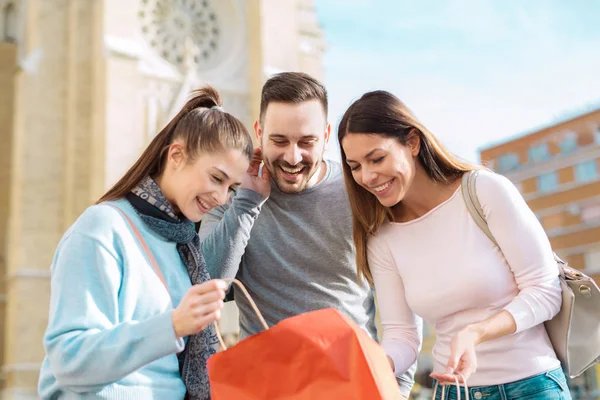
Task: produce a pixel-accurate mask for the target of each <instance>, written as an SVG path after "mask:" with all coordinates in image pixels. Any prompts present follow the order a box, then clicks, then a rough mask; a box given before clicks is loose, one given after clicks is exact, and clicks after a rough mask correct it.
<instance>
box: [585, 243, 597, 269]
mask: <svg viewBox="0 0 600 400" xmlns="http://www.w3.org/2000/svg"><path fill="white" fill-rule="evenodd" d="M585 273H586V274H597V273H600V249H598V248H596V249H592V250H589V251H587V252H586V253H585Z"/></svg>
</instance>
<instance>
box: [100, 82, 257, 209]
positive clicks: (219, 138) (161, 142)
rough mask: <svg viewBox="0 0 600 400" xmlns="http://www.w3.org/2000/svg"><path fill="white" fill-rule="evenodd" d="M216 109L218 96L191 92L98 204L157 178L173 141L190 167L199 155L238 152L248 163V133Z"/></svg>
mask: <svg viewBox="0 0 600 400" xmlns="http://www.w3.org/2000/svg"><path fill="white" fill-rule="evenodd" d="M220 106H221V96H220V95H219V92H217V91H216V90H215V89H214V88H212V87H210V86H206V87H203V88H202V89H199V90H196V91H194V92H193V93H192V97H191V98H190V100H189V101H188V102H187V103H186V104H185V106H183V108H182V109H181V111H179V113H177V115H176V116H175V117H174V118H173V119H172V120H171V121H170V122H169V123H168V124H167V126H165V127H164V128H163V130H162V131H160V132H159V133H158V134H157V135H156V136H155V137H154V139H153V140H152V142H150V144H149V145H148V147H146V150H144V152H143V153H142V155H141V156H140V157H139V158H138V159H137V161H136V162H135V163H134V164H133V166H132V167H131V168H130V169H129V170H128V171H127V172H126V173H125V175H123V177H122V178H121V179H120V180H119V181H118V182H117V183H116V184H115V185H114V186H113V187H112V188H111V189H110V190H109V191H108V192H106V193H105V194H104V195H103V196H102V197H101V198H100V200H98V203H101V202H103V201H110V200H116V199H120V198H122V197H124V196H125V195H126V194H127V193H129V192H130V191H131V190H132V189H133V188H134V187H135V186H136V185H137V184H138V183H139V182H140V181H141V180H142V179H144V178H145V177H146V176H150V177H152V178H156V177H157V176H160V174H162V172H163V170H164V168H165V165H166V162H167V154H168V152H169V147H170V146H171V144H173V142H175V141H176V140H180V141H181V142H183V144H184V145H185V150H186V156H187V161H188V162H190V163H191V162H194V161H195V160H196V158H197V157H198V155H200V154H201V153H203V152H208V153H215V152H219V151H223V150H227V149H237V150H240V151H241V152H242V153H243V154H244V155H245V156H246V157H247V158H248V160H249V161H250V160H251V159H252V155H253V145H252V138H251V136H250V134H249V133H248V130H247V129H246V127H244V124H243V123H242V122H241V121H240V120H239V119H237V118H236V117H234V116H233V115H231V114H229V113H227V112H224V111H222V110H221V109H220Z"/></svg>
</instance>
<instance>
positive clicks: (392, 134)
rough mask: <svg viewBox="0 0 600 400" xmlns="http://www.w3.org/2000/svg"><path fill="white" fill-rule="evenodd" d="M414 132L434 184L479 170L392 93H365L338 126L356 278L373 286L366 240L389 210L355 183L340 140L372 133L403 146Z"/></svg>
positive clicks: (422, 162)
mask: <svg viewBox="0 0 600 400" xmlns="http://www.w3.org/2000/svg"><path fill="white" fill-rule="evenodd" d="M411 132H414V133H416V134H417V135H418V136H419V139H420V141H421V146H420V151H419V155H418V156H417V162H418V163H419V164H420V165H421V167H422V168H423V169H424V170H425V172H426V173H427V176H428V177H429V178H430V179H431V180H432V181H434V182H437V183H442V184H449V183H452V182H454V181H456V179H458V178H460V177H461V176H462V175H463V174H464V173H465V172H467V171H471V170H473V169H477V168H479V167H478V166H477V165H474V164H470V163H468V162H465V161H463V160H461V159H459V158H458V157H456V156H455V155H453V154H452V153H450V152H449V151H448V150H447V149H446V148H444V146H442V144H441V143H440V141H439V140H438V139H437V138H436V137H435V136H434V135H433V134H432V133H431V132H430V131H429V130H427V128H425V126H423V124H421V122H419V120H418V119H417V118H416V117H415V116H414V114H413V113H412V112H411V111H410V109H409V108H408V107H407V106H406V105H405V104H404V103H403V102H402V101H400V99H398V98H397V97H396V96H394V95H393V94H391V93H389V92H386V91H383V90H377V91H373V92H368V93H365V94H364V95H363V96H362V97H361V98H360V99H358V100H356V101H355V102H354V103H353V104H352V105H351V106H350V108H348V110H346V112H345V113H344V116H343V117H342V120H341V122H340V125H339V127H338V141H339V143H340V148H341V149H342V152H341V153H342V166H343V170H344V180H345V182H346V189H347V191H348V196H349V198H350V206H351V208H352V236H353V238H354V244H355V247H356V268H357V271H358V278H359V279H361V278H364V279H366V280H367V282H369V284H370V285H373V275H372V274H371V270H370V268H369V261H368V259H367V239H368V237H369V235H373V234H375V233H376V232H377V230H378V229H379V227H380V226H381V224H383V223H384V222H385V221H386V220H387V219H391V218H392V215H391V209H390V208H387V207H384V206H383V205H381V203H380V202H379V200H377V198H376V197H375V196H374V195H373V194H371V193H370V192H368V191H367V190H366V189H364V188H363V187H362V186H360V185H359V184H357V183H356V181H355V180H354V178H353V177H352V171H351V170H350V167H349V166H348V164H347V163H346V155H345V154H344V151H343V147H342V140H343V139H344V137H345V136H346V135H347V134H355V133H362V134H374V135H381V136H385V137H388V138H395V139H398V141H399V142H400V143H401V144H403V145H405V144H406V141H407V139H408V135H409V134H410V133H411Z"/></svg>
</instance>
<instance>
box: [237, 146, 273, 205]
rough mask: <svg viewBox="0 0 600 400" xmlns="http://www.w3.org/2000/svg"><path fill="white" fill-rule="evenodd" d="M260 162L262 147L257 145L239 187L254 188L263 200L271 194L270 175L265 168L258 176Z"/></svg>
mask: <svg viewBox="0 0 600 400" xmlns="http://www.w3.org/2000/svg"><path fill="white" fill-rule="evenodd" d="M261 163H262V149H261V148H260V147H257V148H256V149H254V157H253V158H252V161H250V166H249V167H248V171H247V172H246V175H245V176H244V178H243V179H242V184H241V185H240V188H244V189H250V190H254V191H255V192H256V193H258V194H260V195H262V196H263V197H264V198H265V200H266V199H268V198H269V195H270V194H271V175H270V174H269V171H267V169H266V168H263V170H262V176H258V171H259V169H260V164H261Z"/></svg>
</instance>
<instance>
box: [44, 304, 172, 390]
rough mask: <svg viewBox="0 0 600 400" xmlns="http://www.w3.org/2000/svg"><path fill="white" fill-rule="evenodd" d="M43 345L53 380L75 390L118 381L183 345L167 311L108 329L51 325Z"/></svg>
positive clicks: (90, 388) (89, 388)
mask: <svg viewBox="0 0 600 400" xmlns="http://www.w3.org/2000/svg"><path fill="white" fill-rule="evenodd" d="M44 345H45V348H46V351H47V353H48V357H49V359H50V363H51V365H52V370H53V372H54V374H55V376H56V379H57V380H58V381H59V382H60V383H61V384H63V385H65V386H68V387H70V388H71V389H72V390H73V391H76V392H82V391H88V390H92V389H94V388H96V387H102V386H104V385H108V384H111V383H113V382H116V381H119V380H121V379H123V378H124V377H125V376H127V375H129V374H131V373H132V372H134V371H136V370H138V369H140V368H141V367H143V366H145V365H147V364H149V363H151V362H153V361H155V360H157V359H159V358H162V357H164V356H167V355H170V354H175V353H176V352H179V351H182V350H183V348H184V342H183V340H182V339H177V338H176V337H175V331H174V329H173V325H172V320H171V311H167V312H165V313H163V314H160V315H158V316H155V317H152V318H149V319H147V320H145V321H141V322H134V321H130V322H124V323H121V324H119V325H116V326H114V327H113V328H110V329H92V328H90V329H83V328H81V329H80V330H72V329H71V327H70V326H68V325H65V326H58V325H55V326H51V328H50V330H49V332H48V334H47V335H46V338H45V340H44Z"/></svg>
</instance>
